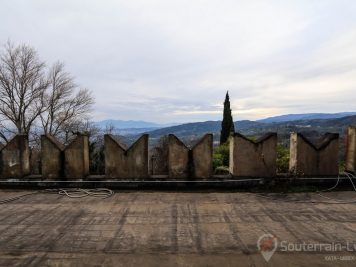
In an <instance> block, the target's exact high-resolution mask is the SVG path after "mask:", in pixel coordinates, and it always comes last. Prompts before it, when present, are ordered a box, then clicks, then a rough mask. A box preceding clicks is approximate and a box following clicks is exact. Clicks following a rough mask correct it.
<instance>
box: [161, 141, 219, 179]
mask: <svg viewBox="0 0 356 267" xmlns="http://www.w3.org/2000/svg"><path fill="white" fill-rule="evenodd" d="M212 158H213V136H212V134H206V135H205V136H203V138H202V139H200V140H199V141H198V143H196V144H195V145H194V146H193V147H192V149H190V148H189V147H187V146H186V145H185V144H184V143H183V142H182V141H180V140H179V139H178V138H177V137H176V136H175V135H173V134H170V135H169V136H168V175H169V177H170V178H174V179H179V178H209V177H211V176H212V171H213V163H212Z"/></svg>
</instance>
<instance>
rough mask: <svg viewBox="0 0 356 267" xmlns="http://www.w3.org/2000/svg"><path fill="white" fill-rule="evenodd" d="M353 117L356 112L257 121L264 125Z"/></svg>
mask: <svg viewBox="0 0 356 267" xmlns="http://www.w3.org/2000/svg"><path fill="white" fill-rule="evenodd" d="M353 115H356V112H339V113H305V114H286V115H281V116H274V117H269V118H266V119H261V120H257V121H258V122H264V123H273V122H287V121H297V120H314V119H337V118H342V117H346V116H353Z"/></svg>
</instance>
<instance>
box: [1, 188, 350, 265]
mask: <svg viewBox="0 0 356 267" xmlns="http://www.w3.org/2000/svg"><path fill="white" fill-rule="evenodd" d="M23 193H28V191H26V192H24V191H22V192H21V191H18V192H16V191H0V199H3V198H7V197H10V196H11V197H13V196H18V195H21V194H23ZM354 194H355V193H354V192H337V193H325V196H327V197H331V198H337V199H344V200H350V199H354ZM267 197H268V198H267V199H266V198H261V197H259V196H257V195H255V194H251V193H215V192H213V193H176V192H166V193H163V192H160V193H158V192H131V193H125V192H118V193H117V194H115V195H114V196H113V197H111V198H107V199H97V198H82V199H69V198H66V197H63V196H59V195H54V194H36V195H32V196H27V197H26V198H23V199H21V200H17V201H15V202H12V203H9V204H6V205H1V206H0V207H1V208H0V266H29V267H30V266H283V267H284V266H355V260H341V259H336V260H328V258H326V257H327V256H338V257H340V256H355V252H347V251H345V250H346V245H347V242H350V243H349V244H355V231H356V205H355V204H341V205H340V204H326V203H325V204H322V203H319V204H311V203H307V201H308V200H310V199H313V200H320V201H325V198H323V197H321V196H319V195H317V194H310V193H299V194H292V195H289V196H287V197H281V196H279V197H276V198H274V195H268V196H267ZM292 199H297V200H304V201H306V203H296V202H293V201H292ZM286 200H289V201H291V202H288V201H286ZM265 233H271V234H274V235H275V236H276V237H277V239H278V241H279V244H280V242H281V241H286V242H288V243H293V244H303V242H305V243H307V244H310V243H318V244H320V243H322V244H326V243H331V242H334V243H340V244H342V245H343V246H344V248H343V249H342V251H341V252H328V251H325V250H323V251H322V252H283V251H281V248H280V247H279V249H277V252H276V253H275V254H274V255H273V256H272V258H271V260H270V261H269V263H268V264H267V263H266V262H265V260H264V259H263V258H262V256H261V254H260V252H259V251H258V250H257V245H256V244H257V240H258V238H259V237H260V236H261V235H262V234H265Z"/></svg>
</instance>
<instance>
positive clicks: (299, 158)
mask: <svg viewBox="0 0 356 267" xmlns="http://www.w3.org/2000/svg"><path fill="white" fill-rule="evenodd" d="M338 155H339V134H332V133H327V134H325V135H324V136H323V137H322V138H321V139H320V140H319V142H318V144H317V145H314V144H313V143H311V142H310V141H309V140H308V139H307V138H306V137H304V136H303V135H302V134H300V133H292V134H291V137H290V160H289V171H290V172H291V173H293V174H294V175H298V176H336V175H338V174H339V160H338Z"/></svg>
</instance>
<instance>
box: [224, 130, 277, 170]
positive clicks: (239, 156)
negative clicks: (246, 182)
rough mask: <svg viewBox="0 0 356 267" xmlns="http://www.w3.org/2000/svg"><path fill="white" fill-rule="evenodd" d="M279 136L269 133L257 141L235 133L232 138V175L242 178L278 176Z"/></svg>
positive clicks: (230, 167)
mask: <svg viewBox="0 0 356 267" xmlns="http://www.w3.org/2000/svg"><path fill="white" fill-rule="evenodd" d="M276 159H277V134H276V133H269V134H266V135H264V136H262V137H261V138H259V139H258V140H257V141H253V140H250V139H248V138H246V137H245V136H243V135H241V134H239V133H235V134H234V135H233V136H232V137H230V164H229V165H230V166H229V169H230V173H231V174H232V175H233V176H240V177H274V176H275V175H276Z"/></svg>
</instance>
